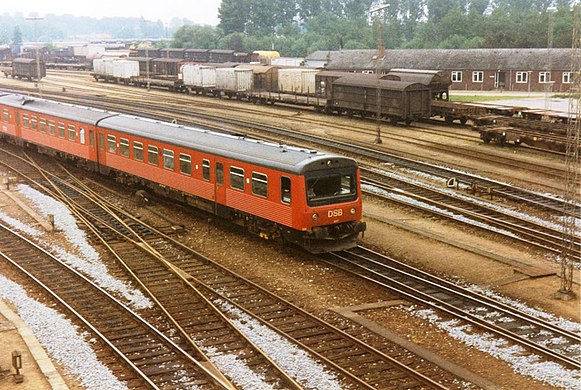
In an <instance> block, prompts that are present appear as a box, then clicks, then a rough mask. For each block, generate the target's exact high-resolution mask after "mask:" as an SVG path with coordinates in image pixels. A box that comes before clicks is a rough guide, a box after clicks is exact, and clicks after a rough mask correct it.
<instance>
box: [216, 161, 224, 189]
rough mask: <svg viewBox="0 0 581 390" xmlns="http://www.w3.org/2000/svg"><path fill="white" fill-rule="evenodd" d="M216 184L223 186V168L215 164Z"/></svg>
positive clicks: (219, 164)
mask: <svg viewBox="0 0 581 390" xmlns="http://www.w3.org/2000/svg"><path fill="white" fill-rule="evenodd" d="M216 184H224V166H223V165H222V163H220V162H219V163H216Z"/></svg>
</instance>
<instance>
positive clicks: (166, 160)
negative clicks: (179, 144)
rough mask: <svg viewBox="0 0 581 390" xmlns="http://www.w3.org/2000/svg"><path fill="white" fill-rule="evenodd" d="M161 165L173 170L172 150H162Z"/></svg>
mask: <svg viewBox="0 0 581 390" xmlns="http://www.w3.org/2000/svg"><path fill="white" fill-rule="evenodd" d="M163 167H164V168H165V169H169V170H170V171H173V170H174V161H173V150H168V149H164V150H163Z"/></svg>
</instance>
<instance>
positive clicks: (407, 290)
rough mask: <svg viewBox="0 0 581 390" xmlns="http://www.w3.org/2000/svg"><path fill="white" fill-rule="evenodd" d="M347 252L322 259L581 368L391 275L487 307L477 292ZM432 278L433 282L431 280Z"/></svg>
mask: <svg viewBox="0 0 581 390" xmlns="http://www.w3.org/2000/svg"><path fill="white" fill-rule="evenodd" d="M360 248H361V249H362V250H363V251H365V252H368V253H373V254H374V256H377V257H381V258H382V259H385V260H386V261H394V260H392V259H390V258H388V257H386V256H383V255H380V254H378V253H376V252H373V251H371V250H368V249H366V248H363V247H360ZM346 254H349V255H353V254H352V253H351V252H350V251H344V252H338V253H333V254H331V256H330V257H332V258H336V259H338V260H339V263H334V262H330V261H327V260H323V261H324V262H325V263H326V264H329V265H331V266H333V267H336V268H339V269H342V270H344V271H346V272H348V273H351V274H354V275H356V276H359V277H361V278H363V279H365V280H368V281H370V282H372V283H375V284H377V285H380V286H382V287H385V288H387V289H389V290H390V291H393V292H395V293H397V294H400V295H402V296H404V297H406V298H407V299H410V300H411V301H414V302H419V303H421V304H424V305H426V306H428V307H433V308H436V309H438V310H439V311H442V312H444V313H447V314H449V315H452V316H454V317H457V318H459V319H462V320H464V321H467V322H469V323H471V324H473V325H476V326H478V327H479V328H482V329H485V330H487V331H490V332H493V333H495V334H499V335H501V336H503V337H505V338H507V339H509V340H511V341H513V342H515V343H518V344H520V345H523V346H525V347H526V348H529V349H531V350H533V351H534V352H536V353H539V354H541V355H542V356H545V357H548V358H550V359H552V360H554V361H557V362H560V363H561V364H564V365H565V366H567V367H571V368H574V369H580V368H581V362H580V361H579V360H578V359H572V358H570V357H568V356H565V355H562V354H559V353H556V352H554V351H552V350H551V349H550V348H547V347H545V346H542V345H540V344H537V343H535V342H534V341H531V340H528V339H526V338H525V337H523V336H520V335H518V334H515V333H513V332H510V331H509V330H506V329H504V328H502V327H500V326H498V325H496V324H493V323H490V322H488V321H486V320H483V319H480V318H479V317H477V316H475V315H473V314H471V313H468V312H466V311H465V310H462V309H460V308H458V307H456V306H455V305H453V304H451V303H448V302H445V301H443V300H442V299H440V298H437V297H435V296H434V295H436V293H433V294H432V295H430V294H428V293H426V292H424V291H420V290H418V289H417V288H415V287H411V286H410V285H408V284H406V283H404V282H400V281H397V280H395V279H393V277H392V276H393V275H394V274H397V275H400V276H401V277H403V278H406V279H407V280H408V281H410V282H411V281H414V282H415V283H419V284H422V285H427V286H430V288H432V289H436V290H437V291H439V292H442V291H444V292H446V293H449V294H452V295H454V296H455V297H462V298H464V299H469V300H471V301H473V302H476V303H478V304H483V305H484V304H486V305H487V306H490V305H491V304H490V303H489V301H490V300H489V299H484V298H482V297H480V296H478V294H475V293H471V292H470V293H468V292H466V291H465V290H461V291H459V288H458V287H457V286H454V287H453V285H452V284H450V283H449V282H448V283H446V282H445V281H443V280H442V279H439V278H436V277H434V276H432V275H429V274H426V273H423V274H420V275H415V274H414V273H416V272H417V273H420V272H421V271H419V270H414V273H412V272H409V269H411V267H409V266H405V265H402V266H405V267H406V269H408V270H401V269H397V268H395V267H391V266H389V265H386V264H382V263H380V262H378V261H375V260H373V259H370V258H367V257H366V256H365V255H359V254H355V255H353V256H357V257H358V259H359V260H361V261H364V262H368V263H369V264H372V265H373V266H376V267H379V268H381V269H383V270H385V272H388V273H390V274H391V275H392V276H387V275H385V274H382V273H381V272H380V271H377V270H373V269H370V268H368V267H365V266H364V265H361V264H358V263H355V262H354V261H353V260H350V259H349V258H348V257H347V256H346ZM395 262H396V263H398V264H401V263H400V262H397V261H395ZM343 264H351V265H353V266H354V267H356V268H359V269H362V270H365V271H366V272H368V273H370V274H372V276H373V277H370V276H366V275H363V274H361V273H358V272H355V271H352V270H350V269H348V268H346V267H345V266H344V265H343ZM434 280H435V281H434ZM492 307H493V308H494V310H500V311H503V312H504V314H506V315H510V316H513V317H514V316H517V317H519V318H521V319H523V320H524V319H526V320H527V321H529V322H532V323H534V324H535V325H536V326H542V327H543V329H547V330H550V331H551V332H553V333H558V334H559V335H560V336H563V337H566V338H568V339H569V340H572V341H573V342H575V343H579V342H581V338H580V336H579V335H578V334H575V333H572V332H569V331H566V330H563V329H560V328H558V327H555V326H553V325H550V326H548V325H546V323H544V322H543V321H541V320H538V319H534V320H531V319H529V318H528V317H530V316H528V315H524V313H520V312H518V313H517V311H516V310H507V308H506V306H505V307H503V305H500V304H498V303H494V304H493V306H492Z"/></svg>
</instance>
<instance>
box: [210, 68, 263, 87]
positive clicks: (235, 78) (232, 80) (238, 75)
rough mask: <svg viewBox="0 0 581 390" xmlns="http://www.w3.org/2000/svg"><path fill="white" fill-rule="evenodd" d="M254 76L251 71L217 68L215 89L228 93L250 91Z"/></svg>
mask: <svg viewBox="0 0 581 390" xmlns="http://www.w3.org/2000/svg"><path fill="white" fill-rule="evenodd" d="M253 82H254V76H253V74H252V69H238V68H217V69H216V88H218V89H220V90H223V91H228V92H249V91H252V86H253Z"/></svg>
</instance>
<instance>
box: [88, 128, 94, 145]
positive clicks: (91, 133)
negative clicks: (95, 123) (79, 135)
mask: <svg viewBox="0 0 581 390" xmlns="http://www.w3.org/2000/svg"><path fill="white" fill-rule="evenodd" d="M89 146H90V147H91V148H92V147H94V146H95V132H94V131H93V130H89Z"/></svg>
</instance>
